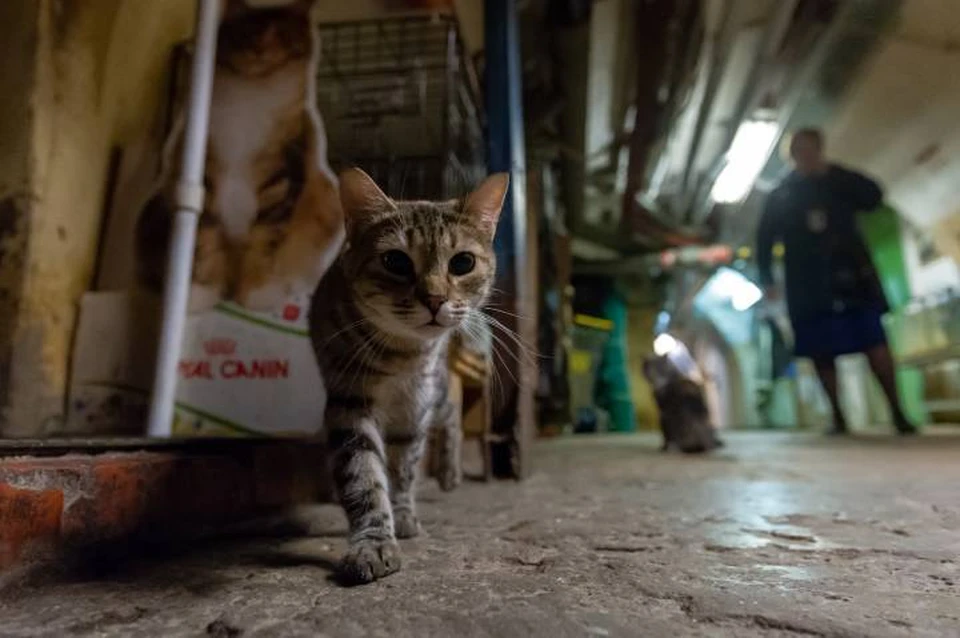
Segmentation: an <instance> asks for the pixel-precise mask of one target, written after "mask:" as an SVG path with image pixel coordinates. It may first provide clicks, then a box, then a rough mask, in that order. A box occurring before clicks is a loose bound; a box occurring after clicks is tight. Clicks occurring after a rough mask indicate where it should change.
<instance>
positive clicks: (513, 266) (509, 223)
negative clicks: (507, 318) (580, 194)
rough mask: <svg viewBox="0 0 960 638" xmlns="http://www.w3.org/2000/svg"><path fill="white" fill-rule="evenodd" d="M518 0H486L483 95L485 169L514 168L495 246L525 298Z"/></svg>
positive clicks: (510, 287)
mask: <svg viewBox="0 0 960 638" xmlns="http://www.w3.org/2000/svg"><path fill="white" fill-rule="evenodd" d="M515 4H516V3H515V1H514V0H486V2H484V19H485V24H484V39H485V45H484V54H485V57H486V63H485V69H486V71H485V76H484V84H485V89H486V90H485V91H484V97H485V102H486V115H487V169H488V172H490V173H496V172H500V171H506V172H509V173H510V193H509V195H508V197H507V199H506V201H505V202H504V207H503V212H502V213H501V217H500V223H499V225H498V228H497V236H496V239H495V242H494V243H495V247H496V251H497V258H498V261H499V264H498V268H499V271H500V272H501V273H502V274H506V275H507V276H508V277H509V278H510V281H509V283H508V282H506V281H504V282H503V283H504V284H506V290H507V292H508V294H510V295H511V296H512V295H517V296H518V297H521V298H522V293H523V292H524V290H523V288H524V285H523V277H521V276H520V275H521V273H519V272H518V268H517V263H518V256H519V255H522V254H523V252H524V248H525V244H526V208H527V206H526V203H527V201H526V159H525V153H524V141H523V93H522V84H521V79H520V39H519V33H518V28H517V11H516V6H515Z"/></svg>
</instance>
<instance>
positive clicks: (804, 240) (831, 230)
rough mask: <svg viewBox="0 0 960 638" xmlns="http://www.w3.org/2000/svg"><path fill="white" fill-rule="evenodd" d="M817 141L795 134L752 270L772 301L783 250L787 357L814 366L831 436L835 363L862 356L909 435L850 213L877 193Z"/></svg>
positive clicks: (874, 283) (836, 426)
mask: <svg viewBox="0 0 960 638" xmlns="http://www.w3.org/2000/svg"><path fill="white" fill-rule="evenodd" d="M823 147H824V140H823V134H822V133H821V132H820V131H819V130H817V129H813V128H804V129H800V130H798V131H796V132H795V133H794V134H793V136H792V138H791V140H790V146H789V150H790V158H791V159H792V161H793V164H794V170H793V171H792V172H791V173H790V175H788V176H787V177H786V178H785V179H784V180H783V182H782V183H781V184H780V185H779V186H778V187H777V188H776V189H775V190H774V191H773V192H772V193H771V194H770V197H769V199H768V200H767V204H766V208H765V209H764V212H763V216H762V217H761V219H760V225H759V228H758V230H757V265H758V267H759V270H760V280H761V283H762V284H763V285H764V286H765V288H766V297H767V299H776V298H778V297H779V295H780V291H779V289H777V288H776V287H775V285H774V281H773V274H772V272H771V261H772V256H771V253H772V249H773V244H774V242H776V241H780V242H782V243H783V245H784V249H785V254H784V265H785V271H786V282H785V283H786V286H785V288H786V297H787V306H788V309H789V314H790V322H791V323H792V324H793V331H794V354H795V355H796V356H798V357H808V358H810V359H812V360H813V363H814V365H815V366H816V370H817V375H818V376H819V377H820V382H821V383H822V384H823V388H824V390H825V391H826V392H827V396H828V397H829V398H830V405H831V407H832V408H833V428H832V429H831V430H830V432H831V433H833V434H846V433H847V432H848V430H847V422H846V419H845V418H844V416H843V412H842V410H841V409H840V400H839V396H838V394H837V368H836V358H837V357H838V356H840V355H844V354H851V353H854V352H862V353H864V354H866V356H867V360H868V361H869V362H870V368H871V370H873V373H874V375H876V377H877V380H878V381H880V385H881V387H882V388H883V392H884V394H885V395H886V398H887V401H888V403H889V404H890V411H891V414H892V415H893V421H894V425H895V426H896V428H897V431H898V432H900V433H901V434H914V433H916V428H915V427H914V426H913V424H911V423H910V421H909V420H908V419H907V417H906V415H904V413H903V409H902V407H901V405H900V399H899V396H898V394H897V384H896V371H895V367H894V363H893V357H892V356H891V355H890V348H889V347H888V346H887V339H886V334H885V333H884V331H883V326H882V324H881V322H880V318H881V316H882V315H883V313H884V312H886V311H887V310H888V306H887V302H886V298H885V297H884V294H883V289H882V288H881V286H880V279H879V277H878V276H877V271H876V269H875V268H874V266H873V262H872V261H871V259H870V254H869V252H868V251H867V246H866V242H865V241H864V239H863V237H862V236H861V234H860V231H859V229H858V227H857V220H856V213H857V212H860V211H872V210H874V209H876V208H877V207H878V206H879V205H880V203H881V201H882V199H883V192H882V191H881V189H880V186H879V185H878V184H877V183H876V182H874V181H873V180H871V179H869V178H867V177H864V176H863V175H861V174H860V173H856V172H854V171H851V170H848V169H846V168H843V167H840V166H837V165H836V164H831V163H829V162H827V161H826V159H825V157H824V153H823Z"/></svg>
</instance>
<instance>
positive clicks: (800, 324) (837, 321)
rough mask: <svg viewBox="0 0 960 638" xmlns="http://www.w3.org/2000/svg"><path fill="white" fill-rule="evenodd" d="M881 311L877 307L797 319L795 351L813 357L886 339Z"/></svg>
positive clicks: (841, 352) (859, 349)
mask: <svg viewBox="0 0 960 638" xmlns="http://www.w3.org/2000/svg"><path fill="white" fill-rule="evenodd" d="M882 316H883V313H881V312H880V311H879V310H878V309H875V308H856V309H849V310H844V311H842V312H837V313H831V314H828V315H820V316H818V317H811V318H807V319H797V320H794V321H792V323H793V353H794V355H795V356H797V357H808V358H811V359H817V358H824V357H838V356H840V355H844V354H852V353H854V352H865V351H867V350H870V349H871V348H875V347H876V346H880V345H884V344H886V343H887V335H886V333H885V332H884V331H883V323H882V322H881V317H882Z"/></svg>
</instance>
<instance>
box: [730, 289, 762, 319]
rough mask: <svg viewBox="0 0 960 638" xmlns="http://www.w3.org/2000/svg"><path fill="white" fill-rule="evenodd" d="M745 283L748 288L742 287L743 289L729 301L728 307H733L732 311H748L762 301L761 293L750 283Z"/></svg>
mask: <svg viewBox="0 0 960 638" xmlns="http://www.w3.org/2000/svg"><path fill="white" fill-rule="evenodd" d="M747 283H748V284H749V285H748V286H744V287H743V288H741V289H739V290H738V291H737V292H735V293H734V295H733V297H731V299H730V305H732V306H733V309H734V310H737V311H740V312H743V311H744V310H749V309H750V308H752V307H753V306H754V305H755V304H756V303H757V302H758V301H760V300H761V299H763V292H762V291H761V290H760V289H759V288H757V287H756V286H755V285H754V284H752V283H750V282H747Z"/></svg>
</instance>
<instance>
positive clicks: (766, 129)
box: [710, 120, 779, 204]
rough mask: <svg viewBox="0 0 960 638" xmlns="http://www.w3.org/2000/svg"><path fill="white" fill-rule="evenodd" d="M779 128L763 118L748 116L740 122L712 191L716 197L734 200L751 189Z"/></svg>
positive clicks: (734, 201) (744, 195)
mask: <svg viewBox="0 0 960 638" xmlns="http://www.w3.org/2000/svg"><path fill="white" fill-rule="evenodd" d="M778 130H779V127H778V126H777V124H776V122H767V121H763V120H747V121H746V122H744V123H743V124H741V125H740V128H738V129H737V134H736V135H735V136H734V138H733V143H732V144H730V149H729V150H728V151H727V157H726V160H727V163H726V165H725V166H724V167H723V170H722V171H720V175H719V176H717V181H715V182H714V183H713V189H712V190H711V191H710V197H711V198H712V199H713V201H715V202H718V203H720V204H734V203H736V202H739V201H742V200H743V198H744V197H746V196H747V195H748V194H749V193H750V189H751V188H752V187H753V183H754V182H755V181H756V180H757V176H758V175H760V171H761V170H763V165H764V164H765V163H766V161H767V157H768V156H769V154H770V147H771V146H772V145H773V142H774V140H775V139H776V137H777V131H778Z"/></svg>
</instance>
